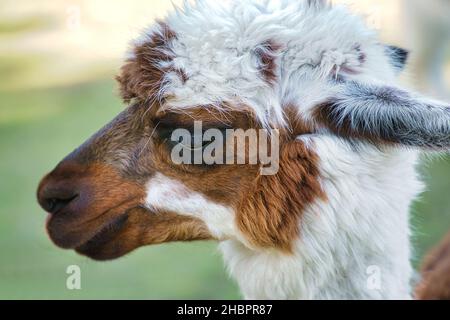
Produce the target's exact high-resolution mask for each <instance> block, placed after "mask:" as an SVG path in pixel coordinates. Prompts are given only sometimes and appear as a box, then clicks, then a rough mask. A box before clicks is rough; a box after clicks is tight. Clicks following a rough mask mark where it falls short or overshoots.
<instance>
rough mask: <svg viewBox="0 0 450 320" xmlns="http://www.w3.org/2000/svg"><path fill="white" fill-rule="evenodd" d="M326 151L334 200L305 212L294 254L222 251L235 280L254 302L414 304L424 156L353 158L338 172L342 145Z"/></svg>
mask: <svg viewBox="0 0 450 320" xmlns="http://www.w3.org/2000/svg"><path fill="white" fill-rule="evenodd" d="M321 143H322V141H320V140H318V141H315V145H316V147H317V150H318V152H319V156H321V160H322V181H321V184H322V186H323V189H324V191H325V192H326V194H327V195H328V197H327V200H326V201H318V202H317V203H315V204H314V205H312V206H311V207H309V208H308V209H307V210H306V211H305V212H304V215H303V217H302V219H301V222H300V235H299V239H298V240H297V241H296V243H295V250H294V253H293V254H291V255H287V254H284V253H281V252H279V251H277V250H275V249H273V250H259V251H258V250H251V249H249V248H248V247H246V246H245V245H243V244H242V243H241V242H239V241H236V240H228V241H226V242H223V243H222V244H221V249H222V251H223V254H224V259H225V262H226V263H227V265H228V268H229V270H230V273H231V274H232V276H233V277H234V278H236V280H237V282H238V284H239V286H240V288H241V291H242V293H243V295H244V297H245V298H249V299H408V298H410V284H409V282H410V278H411V275H412V268H411V264H410V244H409V224H408V220H409V219H408V215H409V213H408V211H409V206H410V203H411V201H412V200H413V199H414V198H415V196H416V195H417V193H419V192H420V190H421V184H420V182H419V181H418V180H417V178H416V173H415V169H414V166H415V162H416V155H415V154H414V153H411V152H405V151H402V152H391V153H385V154H378V153H373V149H371V148H370V149H367V150H365V152H364V150H358V153H356V152H355V153H354V154H352V153H350V152H347V153H346V154H345V157H346V159H343V161H345V162H344V163H342V165H341V168H339V169H340V170H337V167H338V166H339V165H340V164H341V163H340V159H342V157H343V156H342V152H341V153H339V152H338V151H342V150H340V149H338V148H336V147H335V146H336V145H337V144H336V141H334V142H333V144H330V143H327V144H326V145H325V147H328V149H326V150H324V149H323V148H324V145H323V144H321ZM333 151H336V152H335V153H333ZM321 152H322V153H323V154H322V155H321V154H320V153H321ZM352 156H353V157H354V158H355V159H352V158H351V157H352ZM327 157H329V159H332V161H333V162H332V163H331V162H330V163H327V159H328V158H327ZM377 157H378V158H377ZM349 160H353V162H354V163H356V164H357V165H354V166H348V164H346V163H347V162H348V161H349ZM367 160H370V161H367ZM378 161H379V162H378ZM329 165H330V167H329V168H328V167H327V166H329ZM346 170H347V171H346Z"/></svg>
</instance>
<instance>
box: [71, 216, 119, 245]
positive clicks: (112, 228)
mask: <svg viewBox="0 0 450 320" xmlns="http://www.w3.org/2000/svg"><path fill="white" fill-rule="evenodd" d="M127 220H128V214H126V213H125V214H122V215H120V216H118V217H116V218H115V219H113V220H112V221H111V222H110V223H108V224H107V225H106V226H104V227H103V228H101V229H100V230H99V231H98V232H97V233H96V234H95V235H94V236H93V237H92V238H91V239H89V240H88V241H86V242H85V243H83V244H82V245H80V246H78V247H77V248H76V250H77V251H78V250H80V251H84V249H88V248H93V247H101V246H102V245H104V244H106V243H108V242H109V241H110V240H111V238H113V237H114V235H115V234H116V233H117V232H118V231H120V230H121V229H122V227H123V226H124V225H125V223H126V222H127Z"/></svg>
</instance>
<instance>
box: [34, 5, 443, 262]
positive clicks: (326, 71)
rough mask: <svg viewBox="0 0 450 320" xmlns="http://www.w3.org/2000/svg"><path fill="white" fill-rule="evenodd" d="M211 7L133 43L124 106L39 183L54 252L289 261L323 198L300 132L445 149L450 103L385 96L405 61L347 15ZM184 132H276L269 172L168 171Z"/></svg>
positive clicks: (394, 93)
mask: <svg viewBox="0 0 450 320" xmlns="http://www.w3.org/2000/svg"><path fill="white" fill-rule="evenodd" d="M210 5H211V7H208V8H206V7H204V6H205V4H203V3H202V4H199V5H198V6H193V7H190V5H187V6H188V7H186V8H185V9H184V12H179V13H178V14H174V15H171V16H169V17H168V18H167V19H166V22H164V23H157V24H156V25H155V26H153V27H152V28H151V29H150V30H148V31H146V32H145V34H144V36H143V37H142V38H141V39H139V40H138V41H136V42H135V44H134V47H133V50H132V52H131V53H130V55H129V58H128V60H127V62H126V64H125V65H124V67H123V68H122V71H121V74H120V75H119V76H118V81H119V84H120V90H121V95H122V97H123V99H124V101H125V102H127V103H128V104H129V107H127V108H126V109H125V110H124V111H123V112H122V113H121V114H120V115H118V116H117V118H116V119H114V120H113V121H112V122H111V123H110V124H108V125H107V126H105V127H104V128H103V129H101V130H100V131H99V132H98V133H97V134H95V135H94V136H93V137H92V138H90V139H89V140H88V141H86V142H85V143H84V144H83V145H82V146H80V147H79V148H78V149H77V150H75V151H74V152H73V153H71V154H70V155H69V156H67V157H66V158H65V159H64V160H63V161H62V162H61V163H60V164H59V165H58V166H57V167H56V168H55V170H54V171H52V172H51V173H50V174H49V175H47V176H46V177H45V178H44V179H43V180H42V182H41V184H40V186H39V190H38V198H39V202H40V203H41V205H42V206H43V208H44V209H45V210H46V211H48V212H49V213H50V214H49V218H48V222H47V229H48V233H49V235H50V238H51V239H52V240H53V241H54V242H55V243H56V244H57V245H58V246H60V247H63V248H69V249H75V250H76V251H77V252H79V253H81V254H84V255H87V256H90V257H92V258H94V259H100V260H103V259H112V258H116V257H119V256H122V255H124V254H126V253H128V252H130V251H131V250H133V249H135V248H137V247H140V246H143V245H148V244H157V243H162V242H168V241H190V240H201V239H202V240H204V239H216V240H225V239H235V240H238V241H239V242H241V243H243V244H244V245H245V246H247V247H249V248H252V249H261V248H263V249H264V248H271V249H276V250H280V251H282V252H286V253H289V252H291V251H292V243H293V241H294V240H295V239H298V237H300V236H301V235H300V234H299V230H300V228H299V226H300V224H301V218H302V213H303V211H304V209H305V208H306V207H307V206H309V205H311V204H312V203H313V202H314V201H318V200H321V201H326V200H327V195H326V194H324V193H323V191H322V189H321V184H320V158H319V155H318V154H316V152H315V149H314V145H313V144H310V143H307V141H308V139H307V137H308V135H337V136H340V137H342V138H343V139H344V140H346V141H348V142H349V143H353V144H354V143H372V144H383V145H389V146H394V147H395V146H409V147H416V148H425V149H443V148H448V147H449V146H450V125H449V124H450V108H449V106H447V105H445V104H443V103H439V102H435V101H431V100H428V99H424V98H420V97H418V96H416V95H415V94H413V93H410V92H407V91H405V90H403V89H400V88H398V87H397V86H395V85H394V84H393V83H394V78H395V75H396V73H397V71H398V70H399V69H401V68H402V67H403V65H404V63H405V55H406V54H405V52H404V51H402V50H400V49H396V48H393V47H385V46H384V45H381V44H379V43H378V41H377V39H376V37H375V36H374V35H373V34H372V33H371V32H370V31H368V30H367V29H366V28H365V27H364V25H363V24H362V23H361V21H360V20H359V19H358V18H355V17H353V16H351V15H350V14H348V12H347V11H345V10H342V9H340V8H337V9H336V8H332V7H329V6H327V5H325V4H320V3H319V2H315V1H305V2H297V1H291V2H289V1H280V2H278V1H276V2H275V1H274V2H273V3H271V2H270V1H269V2H267V3H266V6H267V7H263V6H261V5H260V4H257V1H254V3H253V1H249V2H245V3H239V2H236V3H235V4H233V5H230V6H229V7H227V6H225V7H221V6H219V7H217V4H214V1H211V4H210ZM214 17H215V19H214ZM238 17H240V18H238ZM235 19H242V21H237V20H235ZM238 22H239V23H238ZM317 26H322V27H320V28H319V27H317ZM197 121H198V122H201V124H202V127H203V129H202V130H208V129H214V130H216V131H215V132H223V131H224V130H228V129H242V130H269V129H277V130H278V133H279V136H277V141H278V143H277V144H276V150H275V149H274V147H272V150H271V152H270V153H271V154H273V153H272V151H273V152H275V151H276V152H277V154H278V155H279V159H278V160H279V167H278V170H277V171H276V172H275V173H274V174H272V175H261V167H262V166H263V163H262V162H261V161H256V162H254V163H250V162H245V163H238V162H232V163H229V164H209V163H205V162H204V161H200V162H198V163H181V164H180V163H176V161H174V159H173V153H172V151H173V149H174V145H178V144H177V143H175V144H174V141H172V139H171V137H173V134H174V132H175V131H176V130H184V132H187V133H188V134H190V135H191V136H192V137H193V140H195V141H197V136H196V134H195V132H194V130H193V128H195V126H196V122H197ZM202 132H203V131H202ZM256 137H257V138H256V139H257V141H258V142H259V141H260V140H261V139H262V138H261V135H257V136H256ZM298 137H302V139H298ZM273 139H275V136H274V135H269V140H270V141H273ZM195 141H194V144H195V145H196V148H197V149H200V150H204V149H205V148H207V144H206V145H204V144H203V143H202V142H200V144H196V143H197V142H195ZM200 141H201V139H200ZM223 143H224V144H229V143H231V144H234V140H232V141H231V142H230V141H229V140H227V139H226V138H225V139H224V141H223ZM258 146H260V145H259V144H258ZM248 148H249V147H244V155H242V154H238V155H237V156H240V157H241V158H244V159H245V158H246V157H247V155H246V154H245V152H246V151H248ZM194 149H195V148H194ZM380 152H383V151H382V150H381V149H380ZM223 156H224V157H226V156H227V155H226V154H224V155H223ZM234 156H236V155H234ZM234 156H233V157H234Z"/></svg>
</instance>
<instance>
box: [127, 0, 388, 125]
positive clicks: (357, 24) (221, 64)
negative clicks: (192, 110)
mask: <svg viewBox="0 0 450 320" xmlns="http://www.w3.org/2000/svg"><path fill="white" fill-rule="evenodd" d="M165 22H166V23H167V24H168V25H169V27H170V28H171V29H172V30H173V31H174V32H175V33H176V35H177V38H176V39H175V40H173V41H171V43H170V44H169V45H170V48H171V50H172V51H173V53H174V55H175V58H174V59H173V61H170V62H167V61H164V62H161V67H173V68H174V70H183V71H184V72H185V73H186V75H187V77H188V80H187V82H186V83H183V81H182V79H180V75H179V73H177V72H171V73H167V74H166V77H165V79H164V82H163V83H164V84H165V85H164V86H163V87H162V88H161V95H163V96H167V97H170V99H169V101H168V102H167V107H173V108H189V107H192V106H197V105H208V104H216V105H218V106H220V104H221V103H222V102H224V101H226V102H231V104H232V105H242V103H244V104H245V105H247V106H248V107H251V108H252V109H253V110H254V111H255V113H256V115H257V116H258V117H259V118H260V120H261V121H262V122H263V123H265V124H275V125H277V124H283V123H284V119H283V110H282V106H283V105H286V104H288V103H290V102H294V104H296V105H298V106H299V108H300V109H299V112H306V110H307V109H308V108H309V107H310V106H313V105H316V104H317V102H321V101H322V100H323V99H325V98H327V88H328V86H327V79H329V75H330V73H332V72H333V69H336V70H337V71H338V72H339V71H342V72H345V70H347V69H352V70H354V71H356V72H358V73H359V76H358V77H359V78H358V79H359V80H362V79H364V78H367V79H366V80H369V81H370V80H371V79H372V78H376V79H379V80H383V81H388V82H392V80H393V78H394V73H395V72H394V71H393V69H392V67H391V66H390V65H389V62H388V59H387V57H386V56H385V54H384V50H385V48H384V46H383V45H382V44H380V43H379V40H378V38H377V35H376V34H375V33H374V32H373V31H371V30H369V29H368V28H366V26H365V25H364V22H363V20H362V19H361V18H360V17H357V16H353V15H350V14H349V12H348V10H347V8H345V7H341V6H333V7H331V6H329V7H328V6H327V7H326V8H323V9H317V8H315V7H314V6H313V7H309V6H308V5H307V4H306V1H301V0H284V1H283V0H271V1H270V0H245V1H207V0H201V1H196V2H195V3H194V4H189V3H188V2H186V3H185V5H184V6H183V7H182V8H178V9H177V10H176V11H175V12H173V13H172V14H170V15H169V16H168V17H167V18H166V19H165ZM159 31H160V30H159V26H152V27H150V28H149V29H148V30H147V31H145V32H144V34H143V35H142V36H141V37H140V38H139V39H138V40H137V41H136V43H135V44H139V43H143V42H145V41H148V39H149V37H150V36H151V35H152V34H153V33H155V32H159ZM267 41H272V42H274V43H275V44H277V45H278V46H280V49H279V51H278V59H277V65H278V68H277V70H276V73H277V76H278V80H277V82H276V84H275V85H273V86H271V85H269V84H268V83H267V81H266V80H265V79H264V77H262V75H261V72H260V68H261V61H260V59H259V58H258V55H257V54H256V52H257V51H258V49H260V48H261V46H263V45H264V43H266V42H267ZM361 52H363V54H364V63H363V64H362V63H361V62H360V54H361ZM348 77H349V78H351V77H352V75H348ZM300 102H301V103H300ZM300 104H301V105H300Z"/></svg>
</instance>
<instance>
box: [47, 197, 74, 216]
mask: <svg viewBox="0 0 450 320" xmlns="http://www.w3.org/2000/svg"><path fill="white" fill-rule="evenodd" d="M76 197H78V195H75V196H72V197H68V198H56V197H53V198H47V199H45V200H44V201H42V206H43V207H44V209H45V210H46V211H48V212H50V213H53V214H54V213H57V212H58V211H60V210H61V209H63V208H65V207H66V206H67V205H68V204H69V203H70V202H72V201H73V200H74V199H75V198H76Z"/></svg>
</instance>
